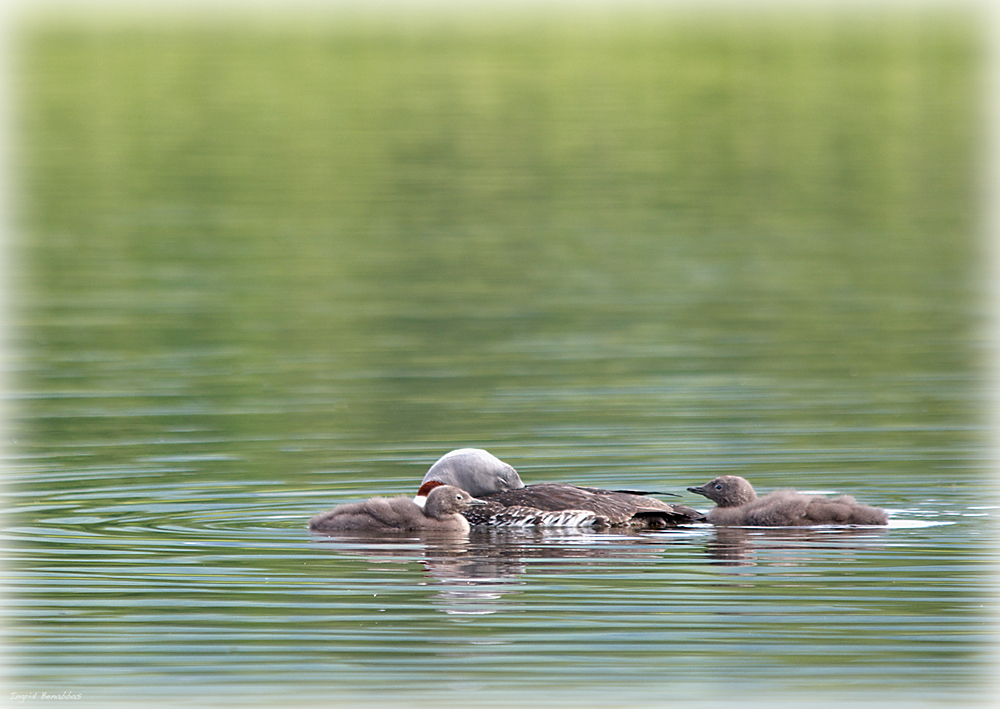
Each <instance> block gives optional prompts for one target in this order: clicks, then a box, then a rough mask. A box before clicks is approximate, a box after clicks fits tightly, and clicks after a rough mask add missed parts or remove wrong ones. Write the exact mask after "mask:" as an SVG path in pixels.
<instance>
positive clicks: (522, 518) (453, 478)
mask: <svg viewBox="0 0 1000 709" xmlns="http://www.w3.org/2000/svg"><path fill="white" fill-rule="evenodd" d="M442 484H444V485H454V486H455V487H460V488H462V489H463V490H466V491H468V492H469V494H471V495H474V496H475V497H477V498H478V499H480V500H483V501H484V502H486V503H487V504H486V505H485V506H482V507H477V508H475V509H468V510H465V511H464V512H463V514H464V515H465V516H466V518H467V519H468V520H469V521H470V522H471V523H472V524H474V525H486V526H493V527H513V526H518V527H528V526H560V527H567V526H568V527H582V526H591V527H607V526H613V527H625V526H628V527H638V528H646V529H663V528H665V527H672V526H674V525H677V524H682V523H685V522H697V521H702V520H704V519H705V515H703V514H702V513H700V512H698V511H697V510H695V509H692V508H690V507H685V506H683V505H671V504H669V503H666V502H662V501H660V500H657V499H656V498H653V497H648V496H646V495H644V494H642V493H640V492H634V491H629V490H604V489H601V488H595V487H579V486H577V485H568V484H566V483H538V484H535V485H525V484H524V482H522V480H521V477H520V476H519V475H518V474H517V471H516V470H514V468H513V467H511V466H510V465H508V464H507V463H504V462H503V461H502V460H500V459H499V458H497V457H495V456H493V455H491V454H490V453H488V452H486V451H484V450H480V449H478V448H460V449H458V450H454V451H451V452H450V453H447V454H445V455H444V456H442V457H441V458H440V459H439V460H438V461H437V462H436V463H434V465H432V466H431V467H430V470H428V471H427V474H426V475H424V479H423V480H422V481H421V483H420V490H419V491H418V492H417V497H416V500H415V502H417V504H421V501H422V498H423V497H424V496H425V495H427V493H428V491H430V490H433V488H434V487H435V486H437V485H442Z"/></svg>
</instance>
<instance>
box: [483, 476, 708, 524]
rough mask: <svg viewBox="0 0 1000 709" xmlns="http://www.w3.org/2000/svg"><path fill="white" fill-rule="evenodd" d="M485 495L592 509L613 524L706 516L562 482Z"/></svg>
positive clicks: (550, 507)
mask: <svg viewBox="0 0 1000 709" xmlns="http://www.w3.org/2000/svg"><path fill="white" fill-rule="evenodd" d="M482 499H484V500H487V501H489V502H491V503H498V504H500V505H504V506H511V505H519V506H523V507H533V508H535V509H539V510H548V511H555V510H589V511H591V512H594V513H596V514H599V515H602V516H604V517H607V518H608V520H609V521H610V523H611V524H612V525H622V524H630V523H632V520H633V518H634V517H638V518H641V519H651V518H658V519H661V520H664V521H670V522H673V523H676V522H685V521H695V520H700V519H704V516H703V515H702V514H701V513H700V512H697V511H696V510H693V509H691V508H690V507H684V506H683V505H671V504H669V503H666V502H662V501H660V500H657V499H656V498H653V497H646V496H645V495H638V494H635V493H633V492H625V491H620V490H603V489H600V488H593V487H577V486H576V485H566V484H562V483H539V484H537V485H528V486H526V487H522V488H519V489H517V490H504V491H503V492H498V493H494V494H492V495H483V496H482ZM466 516H468V513H467V514H466ZM656 526H659V525H656Z"/></svg>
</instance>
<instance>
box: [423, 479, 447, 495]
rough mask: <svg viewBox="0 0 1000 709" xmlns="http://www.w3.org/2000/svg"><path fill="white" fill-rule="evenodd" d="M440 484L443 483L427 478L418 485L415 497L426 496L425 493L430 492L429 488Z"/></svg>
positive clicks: (431, 488)
mask: <svg viewBox="0 0 1000 709" xmlns="http://www.w3.org/2000/svg"><path fill="white" fill-rule="evenodd" d="M440 485H444V483H443V482H440V481H438V480H428V481H427V482H425V483H424V484H423V485H421V486H420V489H419V490H417V497H427V495H429V494H430V491H431V490H433V489H434V488H436V487H438V486H440Z"/></svg>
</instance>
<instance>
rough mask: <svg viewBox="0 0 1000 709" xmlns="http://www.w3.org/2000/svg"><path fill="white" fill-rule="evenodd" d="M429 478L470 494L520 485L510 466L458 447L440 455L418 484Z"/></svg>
mask: <svg viewBox="0 0 1000 709" xmlns="http://www.w3.org/2000/svg"><path fill="white" fill-rule="evenodd" d="M431 480H436V481H437V482H441V483H444V484H445V485H454V486H455V487H458V488H461V489H462V490H467V491H468V492H469V493H470V494H472V495H490V494H493V493H495V492H503V491H504V490H517V489H519V488H522V487H524V483H523V482H521V476H520V475H518V474H517V471H516V470H514V468H513V467H511V466H510V465H507V464H506V463H504V462H503V461H502V460H500V459H499V458H497V457H496V456H494V455H491V454H490V453H487V452H486V451H484V450H481V449H479V448H459V449H458V450H453V451H451V452H450V453H445V454H444V455H443V456H441V457H440V458H439V459H438V461H437V462H436V463H434V465H432V466H431V467H430V470H428V471H427V474H426V475H424V479H423V480H421V481H420V485H421V486H423V484H424V483H426V482H429V481H431Z"/></svg>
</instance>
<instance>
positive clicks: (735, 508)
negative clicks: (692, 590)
mask: <svg viewBox="0 0 1000 709" xmlns="http://www.w3.org/2000/svg"><path fill="white" fill-rule="evenodd" d="M688 491H689V492H694V493H697V494H699V495H704V496H705V497H707V498H708V499H710V500H712V501H713V502H714V503H715V504H716V505H717V507H714V508H712V509H711V510H709V512H708V521H709V522H711V523H712V524H716V525H719V526H729V527H739V526H748V527H802V526H805V525H810V524H865V525H877V524H888V523H889V515H888V514H886V511H885V510H883V509H881V508H879V507H869V506H868V505H862V504H859V503H858V502H857V501H856V500H855V499H854V498H853V497H851V496H850V495H840V496H839V497H833V498H830V497H824V496H823V495H803V494H802V493H799V492H796V491H795V490H775V491H774V492H772V493H770V494H769V495H765V496H764V497H757V493H756V492H754V489H753V485H751V484H750V483H749V482H748V481H747V480H745V479H743V478H741V477H739V476H737V475H723V476H721V477H718V478H715V479H714V480H710V481H708V482H707V483H705V484H704V485H701V486H699V487H689V488H688Z"/></svg>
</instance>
